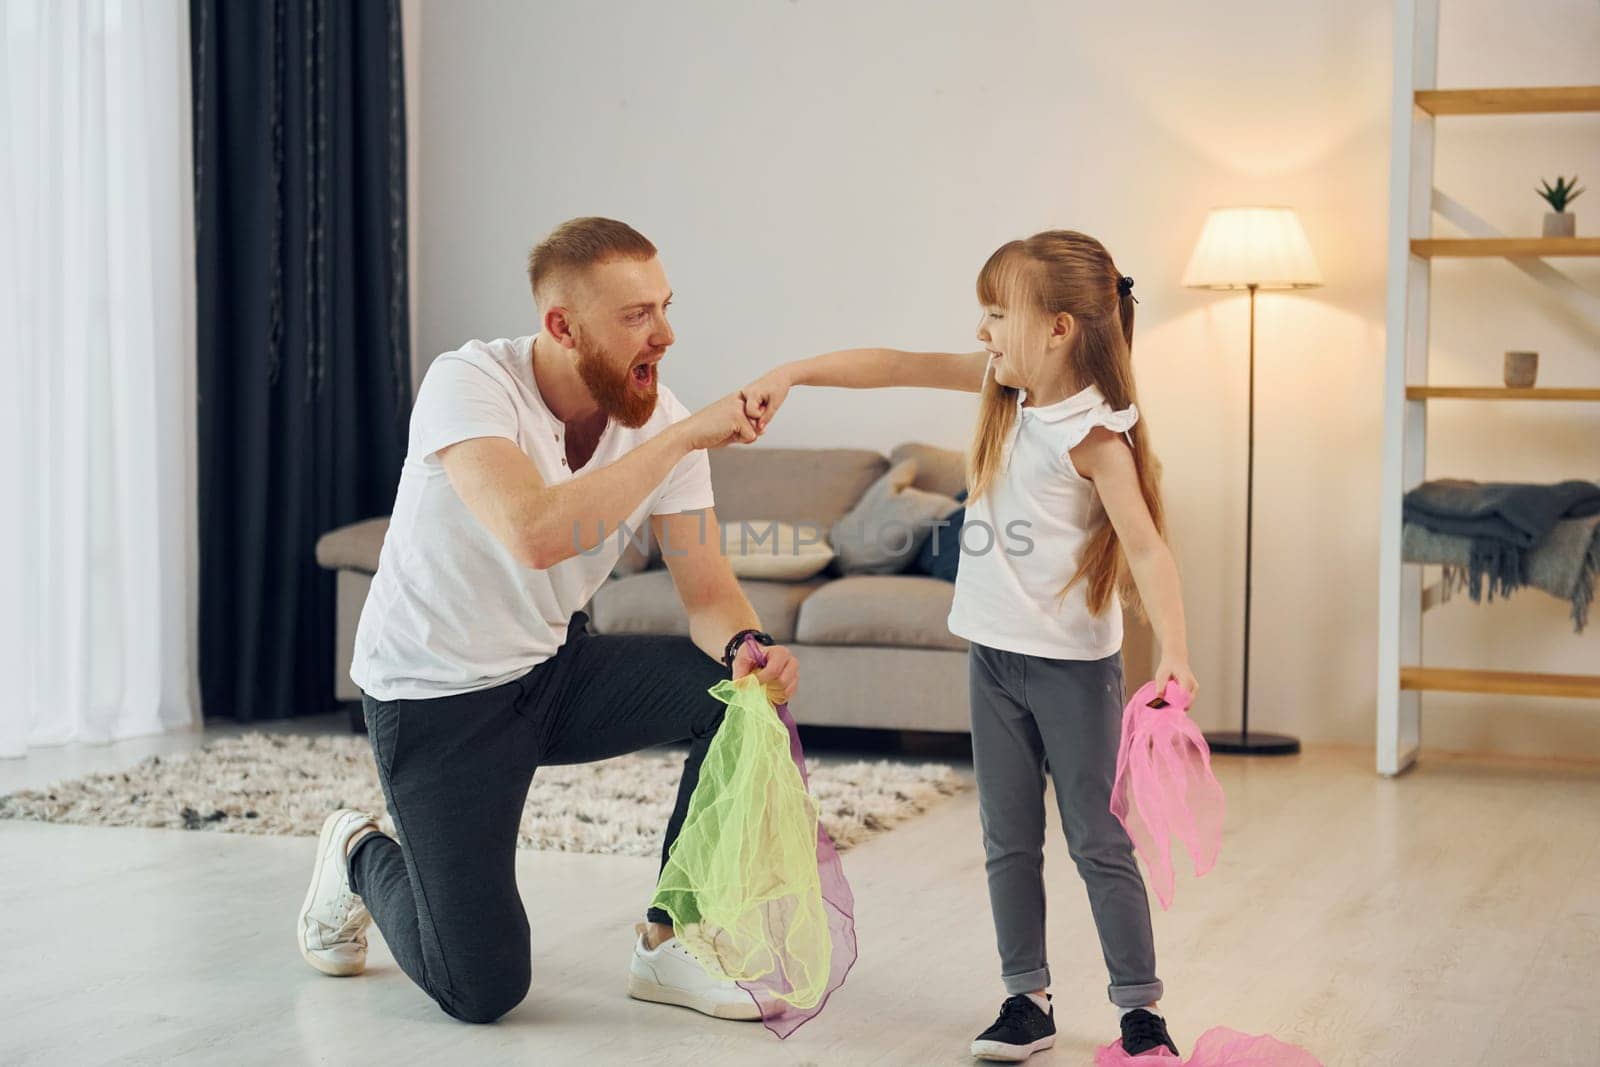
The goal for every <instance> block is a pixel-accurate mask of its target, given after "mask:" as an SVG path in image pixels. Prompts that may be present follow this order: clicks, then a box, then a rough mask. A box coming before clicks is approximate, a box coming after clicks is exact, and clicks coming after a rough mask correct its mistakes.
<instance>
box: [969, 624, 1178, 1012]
mask: <svg viewBox="0 0 1600 1067" xmlns="http://www.w3.org/2000/svg"><path fill="white" fill-rule="evenodd" d="M968 668H969V671H968V685H969V687H970V689H971V696H972V759H973V766H974V769H975V771H976V774H977V779H978V813H979V817H980V819H981V821H982V824H983V847H984V853H985V855H986V857H987V863H986V868H987V871H988V875H989V904H990V907H991V908H992V909H993V910H994V930H995V939H996V941H997V942H998V944H999V949H1000V974H1001V977H1002V979H1003V980H1004V982H1005V987H1006V992H1007V993H1028V992H1032V991H1033V990H1035V989H1043V988H1045V987H1046V986H1048V985H1049V984H1050V967H1049V964H1048V963H1047V962H1046V960H1045V931H1044V915H1045V907H1044V829H1045V817H1044V793H1045V774H1046V773H1047V772H1048V773H1049V775H1050V777H1051V779H1052V780H1053V781H1054V782H1055V787H1056V804H1057V806H1058V808H1059V809H1060V812H1061V825H1062V827H1063V828H1064V829H1065V830H1066V835H1067V851H1068V853H1069V854H1070V855H1071V856H1072V861H1073V862H1074V863H1076V864H1077V866H1078V874H1079V876H1080V877H1082V878H1083V883H1084V886H1085V887H1086V888H1087V889H1088V891H1089V908H1090V910H1091V911H1092V912H1093V913H1094V923H1095V928H1096V929H1097V930H1098V931H1099V934H1100V950H1101V952H1102V953H1103V954H1104V956H1105V961H1106V969H1107V970H1108V971H1109V972H1110V974H1111V985H1110V989H1109V993H1110V996H1111V1002H1112V1003H1113V1004H1115V1005H1117V1006H1119V1007H1123V1008H1136V1007H1142V1006H1144V1005H1146V1004H1149V1003H1152V1002H1153V1001H1156V1000H1159V999H1160V998H1161V992H1162V986H1161V982H1160V981H1159V980H1158V979H1157V978H1156V953H1155V941H1154V937H1153V935H1152V934H1151V931H1150V904H1149V898H1148V897H1147V896H1146V895H1145V888H1144V879H1143V878H1141V877H1140V875H1139V868H1138V867H1137V866H1136V865H1135V863H1134V858H1133V845H1132V843H1131V842H1130V841H1129V840H1128V835H1127V833H1126V832H1125V831H1124V830H1123V829H1122V826H1121V824H1119V823H1118V822H1117V819H1116V817H1115V816H1114V815H1112V814H1111V784H1112V781H1113V780H1114V778H1115V777H1116V769H1117V743H1118V741H1119V739H1120V737H1121V731H1122V657H1121V655H1120V654H1119V655H1115V656H1111V657H1109V658H1107V659H1103V660H1058V659H1045V658H1043V657H1041V656H1026V655H1022V654H1020V653H1016V652H1003V651H1000V650H998V649H993V648H987V647H985V646H983V645H979V644H976V643H974V644H973V645H972V646H971V651H970V653H969V657H968Z"/></svg>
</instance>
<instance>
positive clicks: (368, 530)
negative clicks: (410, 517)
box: [317, 515, 389, 574]
mask: <svg viewBox="0 0 1600 1067" xmlns="http://www.w3.org/2000/svg"><path fill="white" fill-rule="evenodd" d="M388 532H389V516H387V515H382V516H379V517H378V518H376V519H367V520H366V521H364V522H353V523H351V524H350V525H349V526H341V527H339V528H338V529H337V530H329V531H328V532H327V533H325V534H323V535H322V536H321V537H319V538H317V562H318V563H319V564H320V565H322V566H323V567H326V568H327V569H328V570H330V571H337V570H353V571H361V572H363V573H365V574H377V573H378V553H379V552H381V551H382V550H383V535H384V534H386V533H388Z"/></svg>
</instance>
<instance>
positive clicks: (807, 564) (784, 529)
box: [722, 519, 834, 582]
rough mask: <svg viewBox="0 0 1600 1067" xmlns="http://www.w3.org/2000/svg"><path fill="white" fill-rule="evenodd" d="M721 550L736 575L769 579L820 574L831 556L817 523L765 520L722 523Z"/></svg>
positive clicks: (795, 579) (800, 578)
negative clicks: (798, 523) (804, 523)
mask: <svg viewBox="0 0 1600 1067" xmlns="http://www.w3.org/2000/svg"><path fill="white" fill-rule="evenodd" d="M722 551H723V554H724V555H725V556H727V557H728V565H729V566H731V567H732V568H733V573H734V575H735V576H737V577H739V578H758V579H761V580H763V581H768V582H803V581H805V580H806V579H807V578H812V577H815V576H816V575H817V574H819V573H821V571H822V570H823V568H825V567H827V565H828V564H830V563H832V562H833V556H834V552H833V549H832V548H831V547H829V545H828V542H827V539H826V538H825V537H823V536H822V535H821V534H820V533H819V532H818V530H817V528H816V526H814V525H799V526H797V525H795V524H794V523H789V522H772V521H768V520H764V519H745V520H742V521H741V520H734V521H732V522H729V523H726V524H724V525H723V527H722Z"/></svg>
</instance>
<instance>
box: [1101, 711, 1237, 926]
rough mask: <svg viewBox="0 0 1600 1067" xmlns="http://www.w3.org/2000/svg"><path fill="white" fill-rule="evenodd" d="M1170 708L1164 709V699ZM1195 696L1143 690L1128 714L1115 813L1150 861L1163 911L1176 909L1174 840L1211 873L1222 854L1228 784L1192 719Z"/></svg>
mask: <svg viewBox="0 0 1600 1067" xmlns="http://www.w3.org/2000/svg"><path fill="white" fill-rule="evenodd" d="M1163 700H1164V701H1165V704H1162V701H1163ZM1188 709H1189V694H1188V693H1187V692H1185V691H1184V689H1183V687H1182V686H1180V685H1178V684H1177V683H1176V682H1168V683H1167V688H1166V692H1165V693H1161V694H1159V695H1158V691H1157V687H1156V684H1155V683H1154V682H1149V683H1147V684H1145V685H1144V686H1141V687H1140V689H1139V691H1138V692H1137V693H1135V694H1134V695H1133V699H1132V700H1130V701H1128V706H1127V707H1126V708H1124V709H1123V712H1122V744H1121V746H1120V747H1119V748H1118V750H1117V776H1116V780H1115V782H1114V783H1113V785H1112V787H1111V814H1113V815H1115V816H1116V817H1117V820H1118V821H1119V822H1121V823H1122V827H1123V829H1124V830H1126V831H1127V832H1128V837H1129V839H1131V840H1132V841H1133V848H1134V851H1135V852H1137V853H1138V854H1139V857H1140V858H1141V859H1143V860H1144V863H1145V866H1146V867H1147V868H1148V869H1149V871H1150V881H1151V883H1152V884H1153V885H1154V887H1155V891H1156V899H1158V900H1160V901H1161V908H1162V910H1163V911H1164V910H1166V909H1167V908H1169V907H1171V905H1172V895H1173V891H1174V885H1173V872H1172V853H1171V848H1172V838H1173V837H1174V836H1176V837H1177V838H1178V840H1179V841H1181V842H1182V843H1183V845H1184V847H1185V848H1187V849H1188V850H1189V856H1190V858H1191V859H1193V861H1194V873H1195V875H1196V876H1199V875H1202V874H1205V873H1206V872H1207V871H1209V870H1211V868H1212V867H1213V866H1215V865H1216V862H1217V853H1218V851H1220V850H1221V848H1222V811H1223V801H1222V786H1220V785H1218V784H1217V780H1216V778H1215V777H1214V776H1213V775H1212V773H1211V750H1210V749H1209V748H1208V747H1206V739H1205V738H1204V737H1203V736H1201V733H1200V728H1199V727H1198V726H1196V725H1195V724H1194V723H1193V721H1191V720H1190V718H1189V715H1188Z"/></svg>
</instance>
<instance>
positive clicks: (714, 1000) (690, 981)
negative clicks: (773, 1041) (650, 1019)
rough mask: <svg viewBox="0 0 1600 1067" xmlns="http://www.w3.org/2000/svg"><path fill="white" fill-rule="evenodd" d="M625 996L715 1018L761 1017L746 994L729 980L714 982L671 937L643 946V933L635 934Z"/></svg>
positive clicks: (745, 1018) (739, 1018)
mask: <svg viewBox="0 0 1600 1067" xmlns="http://www.w3.org/2000/svg"><path fill="white" fill-rule="evenodd" d="M628 996H630V997H633V998H634V999H635V1000H649V1001H654V1002H655V1003H657V1004H676V1005H677V1006H678V1007H680V1008H693V1009H694V1010H695V1011H697V1012H700V1013H701V1014H703V1015H709V1016H711V1017H712V1018H715V1019H738V1020H742V1021H747V1022H748V1021H752V1020H755V1019H759V1018H761V1010H760V1009H759V1008H757V1007H756V1002H755V1001H754V1000H752V999H750V994H749V993H746V992H745V991H744V990H743V989H740V988H739V987H738V985H736V984H735V983H733V982H722V981H718V980H717V979H715V978H713V977H711V975H709V974H707V973H706V970H705V968H704V967H702V966H700V961H699V960H697V959H695V958H694V955H693V954H692V953H691V952H690V951H689V950H688V949H686V948H684V947H683V943H682V942H680V941H679V940H678V939H677V938H675V937H673V938H668V939H667V940H666V941H663V942H661V944H659V945H657V946H656V947H655V948H653V949H650V948H646V947H645V943H644V935H643V934H641V935H639V940H638V941H636V942H635V943H634V946H633V960H632V962H631V963H629V965H628Z"/></svg>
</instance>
